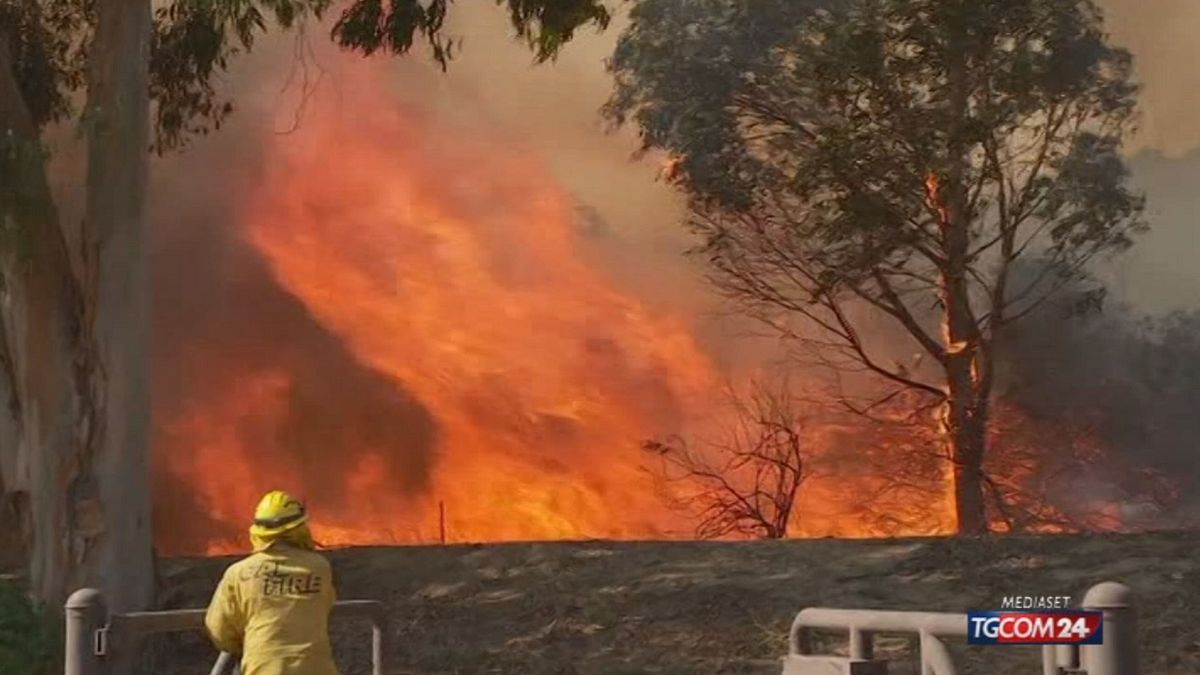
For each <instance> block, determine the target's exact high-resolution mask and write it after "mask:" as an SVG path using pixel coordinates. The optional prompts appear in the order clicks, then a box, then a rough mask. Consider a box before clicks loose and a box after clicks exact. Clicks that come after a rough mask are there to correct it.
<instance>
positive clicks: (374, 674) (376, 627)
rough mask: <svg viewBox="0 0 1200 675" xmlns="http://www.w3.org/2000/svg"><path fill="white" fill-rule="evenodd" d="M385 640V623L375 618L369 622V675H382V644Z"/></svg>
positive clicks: (378, 617)
mask: <svg viewBox="0 0 1200 675" xmlns="http://www.w3.org/2000/svg"><path fill="white" fill-rule="evenodd" d="M386 640H387V621H386V620H385V619H384V618H383V617H382V616H377V617H376V618H375V620H374V621H372V622H371V675H383V673H384V670H383V659H384V651H385V650H384V643H385V642H386Z"/></svg>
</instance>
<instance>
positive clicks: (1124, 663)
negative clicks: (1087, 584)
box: [1079, 581, 1138, 675]
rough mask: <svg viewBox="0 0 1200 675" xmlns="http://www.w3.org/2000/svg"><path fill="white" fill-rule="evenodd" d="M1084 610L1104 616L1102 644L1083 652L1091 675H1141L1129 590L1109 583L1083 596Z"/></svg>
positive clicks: (1086, 648)
mask: <svg viewBox="0 0 1200 675" xmlns="http://www.w3.org/2000/svg"><path fill="white" fill-rule="evenodd" d="M1083 608H1084V609H1085V610H1092V611H1100V612H1103V613H1104V629H1103V630H1104V637H1103V640H1104V642H1103V644H1099V645H1084V646H1082V647H1081V648H1080V650H1079V651H1080V665H1081V666H1082V667H1083V669H1084V670H1086V671H1087V674H1088V675H1138V644H1137V612H1136V611H1135V609H1134V606H1133V593H1132V591H1130V590H1129V587H1128V586H1125V585H1123V584H1118V583H1114V582H1111V581H1106V582H1104V583H1102V584H1097V585H1096V586H1093V587H1092V588H1091V589H1090V590H1088V592H1087V595H1085V596H1083Z"/></svg>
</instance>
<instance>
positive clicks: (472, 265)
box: [168, 78, 715, 551]
mask: <svg viewBox="0 0 1200 675" xmlns="http://www.w3.org/2000/svg"><path fill="white" fill-rule="evenodd" d="M362 85H363V86H362V88H361V89H359V90H358V92H359V94H358V95H357V96H356V97H355V96H353V95H352V99H351V100H345V99H343V101H342V102H341V103H340V105H338V106H337V107H336V108H332V107H331V108H324V109H321V108H314V109H313V110H311V111H309V113H308V114H307V115H306V117H305V119H304V121H303V124H302V126H301V128H300V129H299V130H298V131H297V132H296V133H294V134H291V135H287V136H280V137H278V138H277V139H276V140H275V141H274V142H273V143H272V144H271V145H270V147H269V152H268V157H267V158H266V159H265V161H264V165H265V166H266V167H267V169H266V171H265V173H264V175H263V177H262V183H261V185H259V186H257V188H256V189H255V190H254V191H253V198H252V199H251V201H250V203H247V204H245V205H244V208H243V210H242V214H243V218H244V221H245V237H246V239H247V240H248V242H249V243H250V244H252V245H253V247H254V248H256V249H257V250H258V251H259V252H261V254H262V256H264V257H265V259H266V260H267V261H268V263H269V266H270V269H271V270H272V272H273V274H274V275H275V277H276V278H277V280H278V281H279V283H280V284H281V285H282V286H283V287H284V288H286V289H287V290H288V291H290V292H291V293H292V294H293V295H294V296H295V297H297V298H298V299H299V300H300V301H301V302H302V303H303V304H304V306H305V307H306V308H307V310H308V311H309V312H310V313H311V315H312V316H313V317H314V318H315V320H316V321H318V322H319V323H320V324H322V325H323V326H324V327H325V328H326V329H327V330H328V331H330V332H331V333H332V334H334V335H336V336H337V337H339V338H340V339H341V340H342V341H343V342H344V343H345V344H346V345H347V346H348V348H349V350H350V351H351V352H352V354H353V355H354V357H355V358H356V359H357V360H358V361H359V362H360V363H361V364H362V365H364V366H365V367H367V368H370V369H374V370H375V371H378V372H379V373H382V374H384V375H386V376H387V377H389V378H392V379H393V380H394V382H395V383H396V386H397V388H398V389H403V390H404V391H406V392H407V393H408V394H409V395H410V396H411V397H412V398H413V399H415V401H416V402H417V403H418V404H419V405H420V406H422V407H423V408H424V409H425V410H427V411H428V412H429V414H430V415H431V417H432V419H433V420H434V421H435V423H436V429H437V433H436V438H437V440H436V447H435V456H434V457H435V458H434V460H433V463H432V473H431V475H430V477H429V479H428V481H427V483H426V485H425V486H424V488H423V489H421V490H417V491H415V493H414V491H412V490H405V489H403V487H402V485H403V484H404V483H405V482H411V481H406V480H405V478H404V477H402V476H397V475H394V472H393V471H392V470H391V469H389V466H391V465H390V464H389V462H387V461H385V458H384V457H383V455H384V454H385V453H386V452H388V451H389V450H390V449H389V448H375V449H373V451H372V452H368V453H358V452H352V451H353V450H355V449H352V448H336V447H331V448H328V452H329V453H331V454H333V455H337V454H343V455H344V456H345V457H347V462H346V464H345V465H344V466H343V467H342V468H341V470H340V471H338V472H337V473H328V474H327V475H324V476H322V477H321V480H323V481H326V482H327V483H328V484H329V489H330V491H337V492H339V493H341V494H343V495H344V496H345V499H344V500H343V501H344V503H345V505H347V506H348V507H349V508H344V509H332V508H326V509H324V510H322V509H321V505H320V504H317V505H316V506H317V509H316V510H317V512H318V513H320V514H321V518H320V519H319V524H318V526H317V531H316V535H317V537H318V539H321V540H323V541H324V542H326V543H380V542H383V543H386V542H389V541H406V540H413V539H418V538H420V539H425V540H431V539H435V538H436V537H438V536H440V535H439V534H438V531H439V529H440V527H439V523H438V518H439V503H440V504H444V507H445V514H446V531H447V532H448V535H449V537H450V538H451V539H452V540H456V541H461V540H493V541H494V540H512V539H534V538H582V537H633V536H664V535H667V534H670V533H671V531H672V528H674V529H675V530H679V529H680V528H679V527H678V522H677V521H678V518H679V517H678V516H677V515H676V514H672V513H670V512H669V511H667V510H665V509H663V508H662V505H661V503H660V502H659V501H658V498H657V496H656V494H655V491H654V489H652V486H651V485H650V480H651V479H650V476H648V475H647V474H646V472H645V471H643V470H642V469H641V462H642V457H641V456H640V451H639V441H640V440H641V439H643V438H644V437H646V436H648V435H651V434H654V433H657V432H660V431H664V430H675V429H678V427H679V425H680V424H682V423H683V421H684V418H685V417H686V415H687V413H688V407H689V405H690V403H691V402H692V401H693V400H695V399H696V398H697V397H698V396H699V395H702V394H703V392H705V391H706V390H708V389H710V388H711V386H712V385H713V383H714V382H715V372H714V370H713V367H712V365H711V364H710V362H709V360H708V358H707V356H706V355H705V353H704V352H703V351H702V350H701V349H700V348H699V347H698V346H697V344H696V342H695V340H694V339H693V336H692V330H691V328H690V327H689V325H688V324H687V322H686V321H685V320H683V319H681V318H679V317H672V316H658V315H654V314H652V313H650V312H649V311H648V310H647V309H646V308H645V307H644V306H643V305H642V304H640V303H639V302H638V301H637V300H635V299H633V298H631V297H630V296H628V295H626V294H623V293H622V292H620V291H619V290H617V289H616V288H615V287H614V285H613V284H611V283H610V282H609V281H608V280H606V279H605V278H604V277H603V275H601V274H599V273H598V272H597V271H596V270H594V269H593V268H592V267H590V266H589V265H588V264H586V263H585V262H584V261H583V259H582V258H581V256H580V242H579V239H580V236H581V235H582V232H581V230H580V229H579V228H577V227H576V224H577V213H576V208H577V207H576V205H575V204H573V202H572V200H571V199H570V197H569V196H568V195H566V194H564V193H563V192H562V190H561V189H560V188H558V187H557V186H556V183H555V182H554V180H552V178H551V177H550V176H549V175H548V174H547V173H546V171H545V170H544V169H543V168H542V167H541V166H539V164H538V162H537V161H535V160H534V159H533V158H530V157H525V156H522V155H520V154H519V153H514V152H512V151H507V150H505V149H503V148H497V147H494V146H492V145H489V144H487V143H483V142H478V141H473V140H470V139H467V138H454V137H452V136H451V135H450V134H448V133H446V132H444V131H441V132H439V131H438V130H437V129H435V128H431V127H430V126H429V125H426V124H422V123H420V122H418V121H416V120H415V119H414V118H413V117H412V116H411V115H408V114H406V113H405V112H404V111H403V110H402V109H401V108H400V106H399V105H398V104H397V103H395V101H394V100H392V99H391V98H390V97H388V96H387V95H386V94H385V93H384V92H383V91H382V88H381V87H380V86H379V84H378V82H375V81H372V80H371V79H370V78H365V81H364V82H362ZM354 99H357V100H354ZM246 329H247V330H253V327H251V326H248V327H246ZM289 386H290V382H289V378H288V374H287V373H286V372H265V373H247V374H246V376H245V378H244V382H242V384H241V385H239V388H238V390H237V391H233V392H230V393H229V394H228V395H227V396H226V398H225V401H224V403H223V404H217V405H212V406H208V407H205V408H203V409H197V410H195V411H193V414H192V415H190V416H185V417H184V418H183V419H178V420H172V421H170V422H168V424H170V425H172V427H173V429H174V433H172V434H171V437H172V438H174V439H181V438H188V439H189V441H188V442H189V443H190V445H191V446H192V448H191V449H190V450H191V451H190V452H188V451H185V450H184V449H176V450H175V451H173V452H172V459H170V460H169V463H170V465H171V468H172V470H174V471H175V472H176V473H182V474H184V475H185V479H186V480H187V481H188V482H189V483H191V484H192V485H194V486H195V488H196V489H197V490H198V491H199V492H200V496H201V499H202V501H203V502H204V503H206V504H208V505H210V509H211V511H212V515H213V517H214V518H215V519H216V520H219V521H223V522H231V523H241V522H242V521H244V519H245V517H246V516H245V514H246V510H247V509H248V508H250V507H252V505H253V503H254V501H255V498H256V497H257V495H258V494H259V493H260V492H261V491H262V490H264V489H269V488H270V487H272V486H274V485H281V486H287V485H288V484H295V482H296V481H297V480H298V479H299V478H300V474H304V473H306V472H309V471H308V470H307V469H306V468H305V467H303V466H291V467H287V466H284V467H280V466H279V465H278V464H272V465H271V466H261V465H260V466H255V462H254V457H253V455H254V449H253V448H248V447H244V446H243V445H241V444H240V441H239V440H238V439H236V438H233V437H231V436H230V435H228V434H226V433H223V432H222V429H225V428H228V427H229V422H230V420H233V419H236V418H237V416H239V415H253V416H256V417H257V418H258V419H260V420H262V423H263V424H264V425H268V426H269V425H270V424H271V419H272V416H275V415H277V414H278V411H277V410H275V408H276V407H277V406H279V405H280V401H281V400H283V398H284V395H285V394H286V391H287V388H288V387H289ZM338 386H339V383H338V382H337V381H330V382H328V387H329V389H330V392H331V394H332V395H334V396H336V395H337V389H338ZM351 458H353V459H351ZM310 468H311V467H310ZM309 473H311V472H309ZM306 482H307V483H309V484H311V482H312V481H311V480H307V481H306ZM241 546H242V544H241V542H237V541H220V542H211V541H210V542H209V543H208V544H207V545H206V548H207V550H209V551H216V550H224V549H226V548H230V547H241Z"/></svg>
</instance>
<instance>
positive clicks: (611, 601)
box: [155, 533, 1200, 675]
mask: <svg viewBox="0 0 1200 675" xmlns="http://www.w3.org/2000/svg"><path fill="white" fill-rule="evenodd" d="M1198 538H1200V535H1197V534H1184V533H1171V534H1146V535H1135V536H1082V537H1075V536H1072V537H1024V538H1018V537H1008V538H991V539H979V540H955V539H924V540H890V541H835V540H812V541H790V542H769V543H754V544H728V543H657V542H655V543H611V542H587V543H556V544H514V545H492V546H452V547H444V548H443V547H409V548H361V549H350V550H342V551H334V552H331V554H330V556H331V558H332V560H333V562H334V568H335V573H336V575H337V583H338V589H339V593H340V595H341V597H343V598H372V599H378V600H382V601H384V602H385V603H387V605H388V606H389V608H390V609H391V612H392V617H393V628H394V631H395V636H394V637H395V639H394V645H393V651H392V653H391V654H390V657H391V660H392V664H393V666H394V672H396V673H404V674H407V675H418V674H419V675H435V674H436V675H452V674H453V675H458V674H474V673H479V674H485V673H503V674H514V675H515V674H518V673H520V674H522V675H625V674H628V675H632V674H635V673H660V674H664V675H665V674H684V673H690V674H703V675H707V674H714V675H716V674H720V675H736V674H739V673H764V674H766V673H778V672H779V665H778V658H779V657H780V656H781V655H782V654H783V653H784V652H785V651H786V643H787V639H786V637H787V628H788V625H789V624H790V621H791V619H792V618H793V617H794V615H795V613H796V612H797V611H798V610H799V609H801V608H803V607H809V606H833V607H846V608H855V607H860V608H880V609H904V610H928V611H954V612H962V611H965V610H967V609H974V608H992V607H995V606H996V605H997V604H998V599H999V597H1000V596H1002V595H1005V594H1039V593H1044V594H1047V595H1061V594H1072V595H1076V596H1077V597H1078V595H1079V594H1081V593H1082V592H1083V591H1084V590H1086V589H1087V588H1088V587H1089V586H1090V585H1091V584H1093V583H1096V582H1099V581H1104V580H1116V581H1122V582H1124V583H1127V584H1129V585H1131V586H1132V587H1133V588H1134V590H1135V592H1136V593H1137V595H1138V598H1139V602H1140V603H1141V605H1140V606H1141V607H1142V609H1143V617H1142V624H1141V626H1142V641H1143V662H1144V664H1145V671H1144V672H1145V673H1149V674H1151V675H1168V674H1170V675H1178V674H1182V673H1200V630H1197V628H1196V627H1195V624H1196V621H1195V616H1196V610H1197V609H1198V608H1200V556H1197V555H1196V553H1195V551H1196V544H1197V541H1198ZM227 563H228V560H175V561H169V562H167V563H165V564H164V565H163V570H162V571H163V574H164V596H163V597H164V604H165V606H170V607H184V606H186V607H199V606H203V605H204V603H205V602H206V601H207V598H208V595H209V593H210V592H211V589H212V587H213V584H214V583H215V582H216V580H217V578H218V576H219V574H220V572H221V570H222V569H223V567H224V566H225V565H226V564H227ZM367 633H368V631H366V630H365V628H364V627H363V626H354V625H348V626H346V625H343V626H337V627H336V628H335V644H336V646H337V651H338V655H339V663H340V664H341V667H342V672H343V675H357V674H358V673H366V672H369V670H368V660H369V646H368V639H367ZM907 644H908V643H907V641H905V640H903V639H901V640H892V641H890V642H889V644H888V645H884V646H883V647H884V649H886V650H887V651H889V652H890V653H895V654H900V653H902V652H903V651H904V650H905V648H906V647H907ZM960 653H961V655H962V656H961V658H962V664H961V665H962V666H963V669H964V670H965V671H966V672H974V673H985V672H986V673H990V674H992V675H999V674H1002V673H1018V672H1020V673H1034V672H1038V666H1037V663H1038V661H1037V656H1036V654H1035V653H1033V652H1032V651H1026V650H1013V649H995V648H990V649H973V650H968V649H966V648H965V647H964V648H963V649H962V650H961V651H960ZM170 654H171V658H170V659H169V661H171V662H173V663H174V664H176V665H173V666H172V667H168V666H167V664H166V662H165V661H164V662H162V663H160V666H159V667H158V668H156V669H155V672H161V673H170V674H172V675H174V674H179V675H183V674H184V673H204V672H207V670H206V668H207V666H208V665H210V664H211V658H212V653H211V652H210V651H208V650H207V649H206V648H205V646H204V645H203V644H202V642H201V641H200V640H199V639H198V638H189V639H184V640H181V641H179V642H177V643H175V644H173V645H171V651H170ZM981 659H982V660H981ZM180 662H186V663H188V664H189V665H188V666H187V667H182V666H177V664H178V663H180ZM984 662H986V663H987V667H986V668H984V667H983V666H982V664H983V663H984Z"/></svg>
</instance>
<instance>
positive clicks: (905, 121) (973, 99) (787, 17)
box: [606, 0, 1143, 394]
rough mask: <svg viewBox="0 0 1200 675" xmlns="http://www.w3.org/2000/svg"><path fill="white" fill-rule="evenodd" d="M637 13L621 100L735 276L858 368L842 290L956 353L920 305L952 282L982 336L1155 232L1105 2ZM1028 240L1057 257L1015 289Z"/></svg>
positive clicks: (973, 1) (881, 3) (648, 3)
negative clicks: (1134, 169)
mask: <svg viewBox="0 0 1200 675" xmlns="http://www.w3.org/2000/svg"><path fill="white" fill-rule="evenodd" d="M632 19H633V22H632V26H631V27H630V28H629V30H628V31H627V32H626V33H625V34H624V35H623V36H622V37H621V39H620V42H619V44H618V47H617V50H616V53H615V55H614V57H613V59H612V62H611V65H610V68H611V70H612V72H613V74H614V76H615V79H616V85H617V87H616V93H615V94H614V95H613V97H612V99H611V100H610V101H609V103H608V106H607V108H606V113H607V115H608V116H609V117H610V119H612V120H613V121H614V122H616V123H618V124H619V123H625V122H627V121H632V122H634V123H636V124H637V126H638V128H639V129H640V132H641V138H642V141H643V143H644V146H645V148H646V149H654V150H661V151H665V152H666V153H668V154H669V155H671V156H672V157H673V158H674V178H675V180H676V181H677V182H678V184H679V185H680V186H681V187H682V188H683V189H684V190H685V191H686V192H687V194H688V195H689V196H690V197H691V202H692V206H693V212H694V218H693V222H692V224H693V226H694V227H695V229H696V230H697V231H698V232H699V233H700V234H701V236H702V237H703V239H704V247H703V248H702V252H703V253H704V254H706V255H707V256H708V257H709V260H710V261H711V262H712V263H713V265H714V266H715V268H716V271H717V274H716V277H717V281H718V284H719V285H720V286H721V287H722V288H723V289H724V290H726V291H728V292H729V293H730V294H731V295H733V296H734V297H736V298H738V299H740V300H743V301H745V302H747V303H749V304H751V305H752V306H753V307H754V308H756V309H757V310H762V311H763V312H767V311H771V310H782V311H785V312H799V313H801V314H804V315H806V316H807V317H808V318H810V319H813V320H814V321H815V322H816V324H817V325H818V326H820V327H821V328H822V329H824V330H826V331H827V332H829V333H831V334H833V337H834V340H835V341H836V342H840V343H842V347H846V348H848V349H851V350H852V351H854V352H856V353H855V355H854V356H855V358H856V359H857V360H859V361H863V360H869V359H868V356H867V355H865V354H864V353H863V345H862V344H861V339H860V336H859V335H857V334H856V333H855V331H853V330H852V329H851V328H850V327H848V326H846V325H844V324H845V316H844V315H841V316H840V315H839V313H840V308H839V307H837V306H836V305H835V304H834V303H835V301H836V299H837V298H838V297H839V296H841V295H847V296H851V297H853V299H854V300H855V301H856V302H858V301H861V302H866V303H867V304H869V305H871V306H874V307H875V308H877V309H879V310H882V311H883V312H885V313H886V314H888V315H890V317H891V318H894V319H896V320H897V321H899V322H900V323H902V324H903V325H904V327H905V328H906V329H907V330H908V331H909V332H910V334H912V336H913V337H914V338H916V339H917V341H918V342H919V343H920V344H921V345H922V346H923V347H925V348H926V350H927V351H929V352H930V353H932V354H933V355H934V356H935V357H938V358H942V357H945V356H946V354H947V351H946V350H947V348H948V347H949V345H939V344H938V343H939V339H938V338H937V337H936V336H935V335H934V334H933V331H932V330H931V329H930V327H929V326H927V325H923V323H922V318H923V315H928V314H929V311H928V310H929V308H930V307H936V306H938V303H939V302H940V297H941V294H942V292H943V291H944V290H945V288H946V284H947V283H953V284H963V285H965V286H968V287H969V288H970V291H969V297H970V299H971V305H970V307H968V308H967V310H968V311H967V312H966V313H967V314H970V318H971V319H972V320H974V321H975V324H976V325H975V327H974V328H975V333H976V337H977V338H978V340H980V341H986V340H987V339H988V336H989V335H990V332H991V331H992V330H994V329H995V328H996V327H998V326H999V325H1001V324H1003V323H1005V322H1008V321H1011V320H1015V319H1016V318H1018V317H1019V316H1022V315H1023V314H1024V313H1026V312H1027V311H1028V310H1029V308H1030V307H1031V306H1033V304H1035V303H1037V302H1039V301H1040V300H1041V299H1043V298H1044V297H1047V296H1048V295H1050V294H1052V293H1053V292H1054V291H1055V289H1056V288H1057V287H1060V285H1061V284H1063V283H1066V280H1069V279H1072V278H1078V277H1079V275H1082V274H1084V268H1085V265H1086V263H1087V262H1088V261H1089V260H1091V259H1092V258H1093V257H1094V256H1095V255H1098V254H1101V253H1104V252H1111V251H1117V250H1121V249H1123V248H1124V247H1126V246H1128V245H1129V244H1130V242H1131V237H1132V235H1133V234H1135V233H1136V232H1138V231H1139V230H1140V229H1142V222H1141V219H1140V213H1141V210H1142V207H1143V203H1142V199H1141V197H1140V195H1137V194H1135V193H1133V192H1132V191H1131V190H1130V189H1129V187H1128V186H1127V179H1128V171H1127V169H1126V165H1125V162H1124V159H1123V158H1122V156H1121V154H1120V148H1121V143H1122V140H1123V138H1124V135H1125V134H1126V132H1128V131H1129V129H1130V127H1131V124H1132V120H1133V113H1134V106H1135V102H1136V94H1137V88H1136V86H1135V85H1134V83H1133V82H1132V70H1131V67H1132V65H1131V58H1130V56H1129V54H1128V53H1126V52H1125V51H1123V50H1120V49H1117V48H1114V47H1112V46H1110V45H1109V44H1108V42H1107V39H1106V36H1105V34H1104V33H1103V29H1102V17H1101V15H1100V13H1099V10H1098V9H1097V8H1096V6H1095V5H1094V4H1093V3H1092V2H1091V1H1090V0H1084V1H1082V2H1081V1H1079V0H841V1H839V2H832V1H831V2H827V3H823V4H818V3H817V2H815V1H814V0H779V1H778V2H772V1H770V0H763V1H762V2H739V1H737V0H640V2H638V3H637V5H636V7H635V9H634V11H633V13H632ZM951 233H957V234H953V235H952V234H951ZM963 240H965V242H966V245H965V246H963V245H961V244H962V242H963ZM1031 253H1036V254H1037V255H1038V256H1041V257H1043V258H1044V259H1046V260H1048V261H1049V262H1050V264H1049V265H1047V266H1046V269H1047V270H1052V271H1051V272H1048V274H1047V276H1046V277H1044V278H1039V279H1037V280H1035V281H1034V282H1033V283H1032V284H1031V285H1030V286H1029V287H1025V288H1011V287H1010V285H1009V280H1008V279H1007V273H1006V270H1007V268H1008V267H1009V266H1010V265H1011V264H1012V263H1013V261H1014V260H1016V259H1018V258H1020V257H1021V256H1023V255H1029V254H1031ZM964 277H967V278H965V279H964ZM948 279H949V280H950V281H948ZM814 305H817V306H816V307H815V308H814ZM927 389H928V390H929V391H930V393H935V394H936V393H937V389H938V387H929V388H927Z"/></svg>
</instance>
